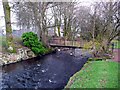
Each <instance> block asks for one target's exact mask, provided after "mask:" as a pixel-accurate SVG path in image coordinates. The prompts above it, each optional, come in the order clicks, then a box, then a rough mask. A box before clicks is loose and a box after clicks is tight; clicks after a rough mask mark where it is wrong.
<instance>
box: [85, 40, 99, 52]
mask: <svg viewBox="0 0 120 90" xmlns="http://www.w3.org/2000/svg"><path fill="white" fill-rule="evenodd" d="M94 44H95V48H96V50H99V49H100V47H101V44H100V43H99V42H98V41H95V42H94ZM92 47H93V42H92V41H90V42H88V43H85V44H84V46H83V48H85V49H91V48H92Z"/></svg>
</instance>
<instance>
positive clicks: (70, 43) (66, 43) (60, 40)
mask: <svg viewBox="0 0 120 90" xmlns="http://www.w3.org/2000/svg"><path fill="white" fill-rule="evenodd" d="M49 44H50V45H62V46H63V45H64V46H76V47H82V46H83V43H82V41H70V40H65V39H64V38H54V39H51V40H50V41H49Z"/></svg>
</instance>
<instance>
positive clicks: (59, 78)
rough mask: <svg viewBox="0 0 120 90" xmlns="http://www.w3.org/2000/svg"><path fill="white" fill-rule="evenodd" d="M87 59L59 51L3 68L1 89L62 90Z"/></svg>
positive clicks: (86, 57)
mask: <svg viewBox="0 0 120 90" xmlns="http://www.w3.org/2000/svg"><path fill="white" fill-rule="evenodd" d="M88 57H89V55H88V56H72V55H70V53H68V52H64V51H60V52H57V53H52V54H49V55H46V56H43V57H37V58H34V59H31V60H26V61H22V62H19V63H15V64H11V65H7V66H4V67H3V68H2V71H1V72H2V79H3V80H2V88H32V89H40V88H47V89H48V88H49V89H50V88H51V89H57V90H58V89H63V88H64V87H65V85H66V84H67V82H68V80H69V79H70V77H71V76H72V75H73V74H75V73H76V72H77V71H79V70H80V69H81V68H82V67H83V65H84V64H85V62H86V61H87V60H88Z"/></svg>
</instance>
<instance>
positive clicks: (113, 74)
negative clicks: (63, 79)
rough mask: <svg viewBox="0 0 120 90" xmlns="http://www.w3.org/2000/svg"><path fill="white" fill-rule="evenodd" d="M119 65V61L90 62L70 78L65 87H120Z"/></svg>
mask: <svg viewBox="0 0 120 90" xmlns="http://www.w3.org/2000/svg"><path fill="white" fill-rule="evenodd" d="M118 65H119V66H120V63H117V62H107V61H93V62H89V63H87V64H85V66H84V67H83V68H82V70H80V71H79V72H77V73H76V74H75V75H74V76H73V77H71V78H70V80H69V82H68V84H67V86H66V87H65V88H118V83H120V81H119V82H118V73H119V75H120V69H118ZM118 70H119V71H118ZM119 78H120V76H119ZM119 88H120V86H119Z"/></svg>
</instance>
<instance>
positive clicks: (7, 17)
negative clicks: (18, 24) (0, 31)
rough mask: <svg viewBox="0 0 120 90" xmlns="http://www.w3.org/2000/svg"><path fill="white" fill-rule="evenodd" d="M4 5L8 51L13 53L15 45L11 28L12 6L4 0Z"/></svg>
mask: <svg viewBox="0 0 120 90" xmlns="http://www.w3.org/2000/svg"><path fill="white" fill-rule="evenodd" d="M2 4H3V9H4V15H5V25H6V41H7V49H8V50H9V51H11V52H13V50H14V43H13V36H12V28H11V18H10V15H11V13H10V6H9V3H8V1H7V0H5V1H4V0H3V1H2Z"/></svg>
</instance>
